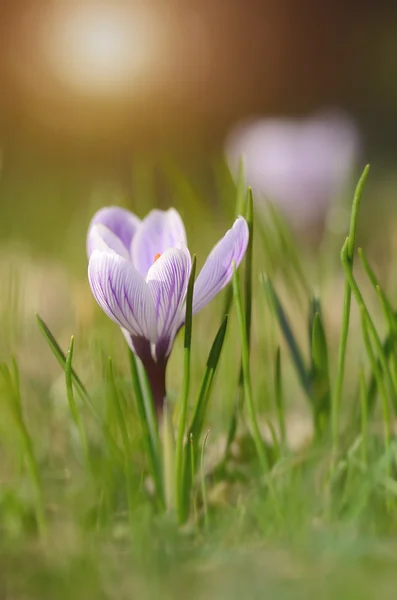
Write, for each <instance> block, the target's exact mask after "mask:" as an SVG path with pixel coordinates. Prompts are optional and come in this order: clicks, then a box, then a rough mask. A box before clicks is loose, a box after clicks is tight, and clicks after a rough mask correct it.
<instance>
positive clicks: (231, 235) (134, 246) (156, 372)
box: [87, 206, 248, 413]
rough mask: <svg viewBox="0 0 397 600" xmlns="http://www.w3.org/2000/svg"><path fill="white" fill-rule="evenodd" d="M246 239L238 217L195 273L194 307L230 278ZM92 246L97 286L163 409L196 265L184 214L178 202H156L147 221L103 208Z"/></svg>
mask: <svg viewBox="0 0 397 600" xmlns="http://www.w3.org/2000/svg"><path fill="white" fill-rule="evenodd" d="M247 243H248V226H247V223H246V221H245V219H244V218H243V217H238V218H237V219H236V221H235V223H234V225H233V227H232V228H231V229H229V231H228V232H227V233H226V235H225V236H224V237H223V238H222V239H221V240H220V241H219V242H218V243H217V244H216V246H215V247H214V248H213V249H212V251H211V252H210V254H209V256H208V258H207V260H206V262H205V264H204V266H203V268H202V269H201V272H200V273H199V275H198V277H197V280H196V282H195V284H194V292H193V314H195V313H197V312H199V311H200V310H201V309H202V308H203V307H204V306H205V305H206V304H208V302H210V300H212V298H214V296H216V294H217V293H218V292H220V290H221V289H222V288H224V287H225V285H226V284H227V283H228V282H229V281H230V279H231V277H232V274H233V262H235V264H236V266H238V265H239V264H240V262H241V260H242V258H243V256H244V253H245V250H246V248H247ZM87 254H88V258H89V264H88V279H89V282H90V286H91V290H92V293H93V294H94V297H95V299H96V301H97V302H98V304H99V306H100V307H101V308H102V309H103V310H104V312H105V313H106V314H107V315H108V316H109V317H110V318H111V319H112V320H113V321H114V322H115V323H117V324H118V325H119V326H120V327H121V329H122V332H123V334H124V336H125V338H126V340H127V343H128V345H129V346H130V348H131V349H132V350H133V352H135V354H137V355H138V356H139V358H140V359H141V361H142V363H143V365H144V367H145V369H146V372H147V375H148V378H149V381H150V385H151V389H152V394H153V399H154V403H155V406H156V410H157V412H158V413H161V411H162V408H163V403H164V399H165V395H166V391H165V370H166V366H167V361H168V357H169V355H170V352H171V349H172V344H173V341H174V339H175V336H176V335H177V333H178V331H179V330H180V328H181V327H182V325H183V324H184V320H185V299H186V292H187V286H188V281H189V276H190V271H191V257H190V253H189V250H188V248H187V245H186V233H185V228H184V225H183V222H182V219H181V217H180V216H179V214H178V212H177V211H176V210H175V209H173V208H170V209H169V210H167V211H162V210H152V211H151V212H150V213H149V214H148V215H147V216H146V217H145V218H144V219H143V220H142V221H141V220H140V219H138V218H137V217H136V216H135V215H133V214H132V213H130V212H129V211H127V210H125V209H123V208H119V207H116V206H111V207H106V208H102V209H101V210H100V211H98V212H97V213H96V214H95V215H94V217H93V219H92V221H91V223H90V226H89V230H88V236H87Z"/></svg>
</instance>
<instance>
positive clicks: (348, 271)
mask: <svg viewBox="0 0 397 600" xmlns="http://www.w3.org/2000/svg"><path fill="white" fill-rule="evenodd" d="M347 253H348V240H346V242H345V244H344V246H343V248H342V252H341V260H342V266H343V270H344V271H345V276H346V281H347V282H348V284H349V286H350V288H351V290H352V293H353V295H354V297H355V299H356V302H357V304H358V306H359V308H360V310H362V311H364V313H365V315H366V325H367V327H368V331H369V333H370V335H371V337H372V340H373V342H374V344H375V348H376V351H377V353H378V357H379V360H380V362H381V365H382V369H383V374H384V377H385V380H386V384H387V386H388V392H389V394H390V397H391V399H392V402H393V406H394V409H395V411H396V412H397V392H396V389H395V388H394V382H393V379H392V377H391V374H390V370H389V365H388V362H387V358H386V356H385V353H384V351H383V347H382V342H381V341H380V338H379V335H378V332H377V330H376V327H375V325H374V323H373V321H372V318H371V315H370V314H369V312H368V309H367V307H366V304H365V302H364V299H363V297H362V294H361V292H360V289H359V287H358V285H357V282H356V280H355V278H354V276H353V271H352V264H351V261H349V259H348V254H347Z"/></svg>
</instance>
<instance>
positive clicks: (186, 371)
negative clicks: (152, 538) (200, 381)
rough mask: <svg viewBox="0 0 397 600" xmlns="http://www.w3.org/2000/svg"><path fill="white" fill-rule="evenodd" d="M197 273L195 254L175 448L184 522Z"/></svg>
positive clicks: (178, 496)
mask: <svg viewBox="0 0 397 600" xmlns="http://www.w3.org/2000/svg"><path fill="white" fill-rule="evenodd" d="M195 273H196V256H193V261H192V270H191V273H190V278H189V284H188V288H187V295H186V320H185V341H184V365H183V391H182V398H181V407H180V412H179V422H178V433H177V441H176V449H175V504H176V511H177V515H178V520H179V522H180V523H182V522H183V521H184V520H186V517H187V507H186V506H185V503H184V498H185V495H184V493H183V483H184V460H185V453H184V441H185V439H184V438H185V432H186V422H187V408H188V401H189V389H190V347H191V343H192V320H193V319H192V317H193V288H194V276H195Z"/></svg>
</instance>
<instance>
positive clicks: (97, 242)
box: [87, 223, 130, 260]
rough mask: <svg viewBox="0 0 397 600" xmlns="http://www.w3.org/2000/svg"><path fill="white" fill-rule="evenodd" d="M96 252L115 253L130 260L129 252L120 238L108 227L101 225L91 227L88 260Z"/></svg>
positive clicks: (88, 240)
mask: <svg viewBox="0 0 397 600" xmlns="http://www.w3.org/2000/svg"><path fill="white" fill-rule="evenodd" d="M94 250H102V251H103V252H109V251H113V252H116V254H120V256H123V257H124V258H125V259H126V260H130V255H129V253H128V250H127V248H126V247H125V246H124V244H123V242H122V241H121V240H120V238H118V237H117V235H115V234H114V233H113V232H112V231H111V230H110V229H109V228H108V227H106V226H105V225H101V224H100V223H98V224H97V225H93V226H92V227H90V229H89V231H88V235H87V254H88V258H89V257H90V256H91V254H92V253H93V252H94Z"/></svg>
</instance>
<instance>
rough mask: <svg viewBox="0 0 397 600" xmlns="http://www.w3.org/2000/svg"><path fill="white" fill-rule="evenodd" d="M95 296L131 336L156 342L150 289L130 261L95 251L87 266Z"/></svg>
mask: <svg viewBox="0 0 397 600" xmlns="http://www.w3.org/2000/svg"><path fill="white" fill-rule="evenodd" d="M88 279H89V282H90V286H91V290H92V293H93V294H94V297H95V299H96V301H97V302H98V304H99V306H100V307H101V308H102V310H103V311H104V312H105V313H106V314H107V315H108V316H109V317H110V318H111V319H112V320H113V321H115V323H117V324H118V325H120V327H123V328H124V329H126V330H127V331H129V332H130V333H131V334H132V335H134V336H138V337H144V338H145V339H147V340H150V341H151V342H155V341H156V313H155V309H154V304H153V300H152V294H151V292H150V289H149V286H148V285H147V283H146V281H145V280H144V279H143V277H142V276H141V275H140V274H139V273H138V271H137V270H136V269H135V268H134V266H133V265H132V263H131V262H129V261H127V260H126V259H125V258H123V257H122V256H119V255H118V254H116V253H115V252H101V251H100V250H94V252H93V253H92V254H91V258H90V262H89V265H88Z"/></svg>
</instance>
